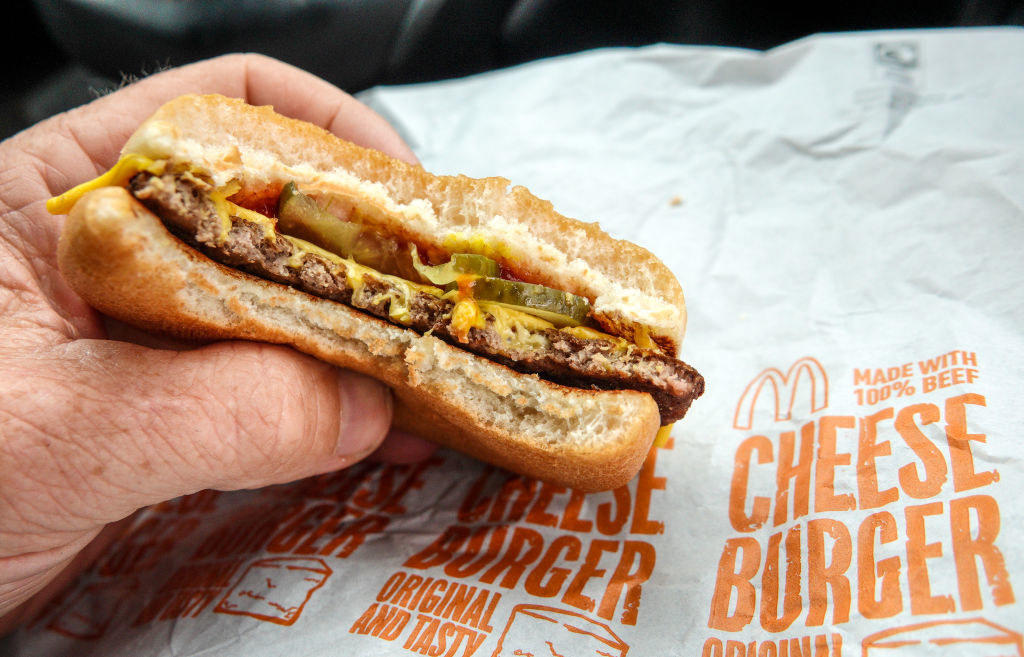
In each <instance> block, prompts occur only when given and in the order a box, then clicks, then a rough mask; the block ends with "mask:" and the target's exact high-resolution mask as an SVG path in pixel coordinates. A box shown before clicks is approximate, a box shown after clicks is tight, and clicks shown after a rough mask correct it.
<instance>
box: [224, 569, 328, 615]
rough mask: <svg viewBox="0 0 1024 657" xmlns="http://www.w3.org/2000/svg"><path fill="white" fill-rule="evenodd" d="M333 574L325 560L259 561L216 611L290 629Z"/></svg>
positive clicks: (243, 575) (247, 571) (245, 573)
mask: <svg viewBox="0 0 1024 657" xmlns="http://www.w3.org/2000/svg"><path fill="white" fill-rule="evenodd" d="M331 574H332V571H331V568H330V567H329V566H328V565H327V564H326V563H324V561H323V559H315V558H301V557H275V558H269V559H259V560H257V561H255V562H253V563H252V564H250V565H249V567H248V568H246V570H245V572H244V573H242V576H241V578H239V580H238V582H237V583H236V584H235V585H234V586H233V587H232V588H231V590H230V591H228V592H227V594H226V595H225V596H224V598H223V599H222V600H221V601H220V603H219V604H218V605H217V607H216V608H215V609H214V611H215V612H217V613H220V614H238V615H241V616H252V617H253V618H257V619H259V620H263V621H270V622H271V623H277V624H278V625H291V624H293V623H294V622H295V621H296V620H297V619H298V617H299V614H301V613H302V609H303V607H305V605H306V603H307V602H308V601H309V598H310V597H311V596H312V595H313V592H314V591H316V590H317V589H319V588H320V587H321V586H323V585H324V582H326V581H327V578H328V577H330V576H331Z"/></svg>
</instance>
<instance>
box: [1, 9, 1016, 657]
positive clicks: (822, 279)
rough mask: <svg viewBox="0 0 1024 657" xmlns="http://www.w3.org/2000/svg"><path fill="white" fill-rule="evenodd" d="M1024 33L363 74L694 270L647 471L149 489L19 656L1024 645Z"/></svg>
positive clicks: (510, 166) (665, 51)
mask: <svg viewBox="0 0 1024 657" xmlns="http://www.w3.org/2000/svg"><path fill="white" fill-rule="evenodd" d="M1020 61H1024V32H1022V31H1021V30H1019V29H970V30H950V31H898V32H877V33H857V34H845V35H823V36H816V37H813V38H808V39H804V40H801V41H797V42H795V43H791V44H788V45H786V46H782V47H780V48H777V49H774V50H772V51H769V52H767V53H760V52H753V51H746V50H736V49H720V48H705V47H684V46H668V45H662V46H654V47H648V48H641V49H613V50H604V51H595V52H589V53H583V54H579V55H573V56H568V57H562V58H556V59H552V60H547V61H542V62H537V63H533V64H529V65H525V66H522V67H518V68H514V69H510V70H505V71H499V72H494V73H490V74H486V75H481V76H477V77H473V78H470V79H465V80H458V81H452V82H440V83H434V84H427V85H420V86H409V87H397V88H384V89H376V90H373V91H371V92H369V93H367V94H365V95H364V96H363V100H365V101H366V102H368V103H369V104H371V105H372V106H373V107H374V108H375V109H377V111H379V112H380V113H381V114H383V115H384V116H385V117H386V118H388V119H389V120H390V121H391V122H392V123H393V124H394V125H395V126H396V127H397V128H398V129H399V131H400V132H401V133H402V135H403V137H404V138H405V139H406V140H407V141H408V142H409V144H410V145H411V146H412V147H413V149H414V150H415V151H416V153H417V154H418V156H419V157H420V159H421V160H422V162H423V164H424V166H425V167H426V168H427V169H428V170H432V171H435V172H438V173H465V174H467V175H471V176H492V175H500V176H504V177H507V178H509V179H511V180H512V181H513V182H514V183H516V184H522V185H526V186H527V187H529V188H530V189H531V190H532V191H533V192H534V193H535V194H537V195H538V196H541V197H542V198H547V199H550V200H552V201H553V202H554V204H555V207H556V208H557V209H559V211H561V212H562V213H563V214H566V215H569V216H575V217H580V218H584V219H586V220H591V221H599V222H600V223H601V224H602V226H603V227H604V228H605V229H606V230H607V231H608V232H610V233H612V234H613V235H614V236H616V237H622V238H626V239H630V240H632V241H635V242H637V243H639V244H641V245H643V246H645V247H647V248H648V249H650V250H651V251H653V252H654V253H656V254H657V255H658V256H659V257H660V258H662V259H663V260H664V261H665V262H666V263H667V264H668V266H669V267H670V268H671V269H672V270H673V271H674V272H676V274H677V275H678V277H679V279H680V281H681V282H682V284H683V287H684V289H685V290H686V292H687V299H688V302H689V316H690V320H689V335H688V336H687V339H686V341H685V343H684V345H683V353H682V357H683V359H684V360H686V361H688V362H690V363H692V364H693V365H694V366H695V367H697V368H698V369H699V370H700V371H701V372H702V373H703V374H704V375H705V377H706V379H707V381H708V392H707V393H706V394H705V396H704V397H703V398H701V399H700V400H698V401H697V402H696V403H695V404H694V406H693V408H692V409H691V411H690V413H689V415H688V416H687V417H686V418H685V419H684V420H683V421H681V422H680V423H678V424H677V425H676V427H675V429H674V430H673V432H672V440H671V441H670V443H669V444H668V445H667V446H665V447H663V448H655V449H652V451H651V454H650V456H649V458H648V461H647V463H646V464H645V466H644V470H643V471H642V472H641V473H640V475H639V476H638V477H637V478H636V480H634V481H633V482H632V483H631V484H630V485H629V486H627V487H624V488H622V489H619V490H616V491H611V492H607V493H600V494H591V495H584V494H582V493H577V492H574V491H569V490H565V489H563V488H559V487H555V486H551V485H547V484H541V483H538V482H533V481H528V480H524V479H521V478H518V477H513V476H511V475H509V474H507V473H504V472H502V471H499V470H496V469H494V468H491V467H489V466H486V465H483V464H480V463H477V462H474V461H472V460H470V459H468V458H465V457H463V456H461V455H458V454H455V453H453V452H447V451H443V452H441V453H440V454H439V455H438V456H436V457H435V458H434V459H432V460H430V461H428V462H426V463H424V464H419V465H415V466H401V467H394V466H390V467H388V466H375V465H357V466H355V467H354V468H352V469H350V470H347V471H344V472H341V473H337V474H333V475H327V476H323V477H318V478H316V479H311V480H307V481H302V482H297V483H294V484H289V485H284V486H277V487H273V488H268V489H264V490H259V491H245V492H237V493H216V492H202V493H198V494H196V495H193V496H190V497H187V498H182V499H180V500H176V501H173V502H169V503H166V504H163V505H160V506H158V507H155V508H153V509H150V510H147V511H144V512H142V513H140V514H139V515H138V516H137V517H136V519H135V520H134V522H133V525H132V529H131V531H130V532H129V533H128V534H127V535H126V536H125V537H124V538H123V539H122V540H121V541H120V542H119V543H118V544H116V545H115V547H114V549H113V550H112V551H111V552H109V553H108V554H107V555H105V556H104V558H103V559H102V560H101V561H99V562H98V563H97V564H96V565H95V566H94V567H93V568H92V569H91V570H90V571H88V572H87V573H86V574H84V575H83V576H82V577H81V578H80V579H79V580H78V582H77V583H76V584H75V585H74V586H72V587H71V588H70V589H68V590H67V591H65V592H64V594H62V595H61V596H60V597H58V598H57V599H55V600H54V601H53V602H52V603H51V604H50V606H49V607H48V608H47V609H46V610H44V612H43V613H42V614H41V615H40V616H39V617H38V618H37V619H36V620H35V621H34V622H33V623H32V624H31V625H29V626H28V627H26V628H24V629H23V630H21V631H19V632H18V633H17V634H15V635H14V636H13V637H11V638H9V639H8V640H7V643H6V644H5V645H4V647H5V648H7V649H8V652H9V654H12V655H16V656H19V657H20V656H29V655H54V654H75V655H83V656H85V655H109V654H130V655H176V656H184V655H199V654H223V655H245V654H259V655H272V654H289V655H291V654H302V655H324V656H327V655H342V654H346V655H347V654H359V655H394V656H404V655H430V656H438V655H466V656H469V655H480V656H492V657H498V656H507V657H511V656H513V655H533V656H534V657H540V656H541V655H544V656H549V655H565V656H568V655H595V656H596V655H614V656H616V657H618V656H622V655H626V654H629V655H659V656H660V655H701V656H703V657H755V656H756V657H796V656H798V655H799V656H801V657H806V656H810V655H813V656H815V657H823V656H826V655H827V656H833V655H845V656H847V657H850V656H854V655H862V656H864V657H903V656H911V655H933V654H957V655H978V656H994V655H1001V656H1002V655H1017V656H1024V647H1022V638H1021V633H1022V632H1024V608H1022V605H1021V603H1020V602H1019V598H1020V596H1021V595H1024V551H1022V550H1020V549H1018V543H1019V541H1020V540H1021V538H1022V537H1024V534H1022V533H1021V527H1022V526H1024V512H1022V510H1021V505H1020V504H1017V503H1015V502H1016V500H1017V499H1018V498H1019V497H1020V495H1021V492H1022V490H1024V477H1022V466H1021V464H1022V463H1024V452H1022V448H1021V446H1020V444H1021V443H1020V440H1019V434H1020V427H1021V426H1022V424H1024V405H1022V404H1020V403H1019V401H1018V400H1017V396H1018V395H1017V391H1018V390H1019V387H1020V382H1021V381H1022V380H1024V340H1022V330H1021V327H1022V326H1024V303H1021V302H1022V296H1021V292H1020V290H1021V289H1022V285H1024V264H1022V263H1024V258H1022V257H1021V247H1022V246H1024V183H1022V180H1024V123H1022V122H1021V121H1020V117H1021V116H1024V86H1022V85H1021V84H1020V76H1019V67H1018V66H1016V63H1017V62H1020Z"/></svg>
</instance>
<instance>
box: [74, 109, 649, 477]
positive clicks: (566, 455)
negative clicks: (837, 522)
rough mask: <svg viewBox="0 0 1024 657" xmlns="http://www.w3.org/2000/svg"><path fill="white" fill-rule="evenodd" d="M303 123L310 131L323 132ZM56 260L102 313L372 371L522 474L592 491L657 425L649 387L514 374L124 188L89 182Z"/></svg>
mask: <svg viewBox="0 0 1024 657" xmlns="http://www.w3.org/2000/svg"><path fill="white" fill-rule="evenodd" d="M258 112H259V115H262V114H263V111H262V110H258ZM303 125H304V124H303ZM302 130H304V131H306V133H308V134H307V136H308V138H311V137H312V135H313V134H319V133H313V132H310V129H308V128H302ZM304 138H305V137H304ZM321 138H322V137H318V139H321ZM271 141H273V140H271ZM332 152H333V151H332ZM333 156H334V155H332V157H333ZM374 157H377V156H374ZM380 157H383V156H380ZM389 162H391V161H390V160H389ZM407 170H408V171H410V172H415V171H418V169H415V168H413V167H407ZM459 184H462V183H459ZM486 184H490V183H485V185H486ZM580 230H586V229H580ZM58 262H59V265H60V269H61V272H62V274H63V275H64V277H65V279H66V280H67V282H68V283H69V284H70V285H71V287H72V288H73V289H74V290H75V291H76V292H77V293H78V294H79V295H81V296H82V298H83V299H84V300H85V301H86V302H88V303H89V304H90V305H92V306H93V307H94V308H96V309H97V310H99V311H100V312H103V313H105V314H107V315H109V316H111V317H114V318H117V319H120V320H122V321H125V322H127V323H130V324H133V325H135V326H139V327H141V328H144V329H147V330H151V331H155V332H159V333H163V334H167V335H172V336H176V337H180V338H186V339H191V340H202V341H208V340H222V339H245V340H256V341H263V342H271V343H278V344H286V345H291V346H293V347H295V348H296V349H298V350H300V351H303V352H305V353H308V354H311V355H313V356H315V357H316V358H319V359H321V360H324V361H326V362H329V363H333V364H335V365H338V366H340V367H344V368H349V369H352V370H355V371H358V372H362V373H365V374H367V375H370V376H373V377H375V378H378V379H380V380H382V381H383V382H385V383H386V384H387V385H388V386H390V387H391V388H392V389H393V391H394V395H395V400H396V404H395V424H396V427H397V428H400V429H403V430H406V431H410V432H414V433H417V434H419V435H422V436H424V437H426V438H429V439H431V440H434V441H436V442H438V443H441V444H444V445H448V446H451V447H454V448H456V449H458V450H461V451H463V452H466V453H468V454H470V455H472V456H475V457H477V458H480V459H483V460H486V461H489V462H491V463H494V464H496V465H499V466H501V467H505V468H508V469H510V470H513V471H516V472H519V473H521V474H525V475H528V476H532V477H537V478H540V479H545V480H548V481H553V482H556V483H559V484H563V485H566V486H570V487H573V488H579V489H582V490H591V491H594V490H607V489H611V488H615V487H617V486H621V485H623V484H625V483H626V482H627V481H629V479H630V478H632V476H633V475H634V474H635V473H636V472H637V471H638V470H639V468H640V465H641V464H642V462H643V459H644V456H645V455H646V453H647V450H648V448H649V447H650V444H651V440H652V438H653V436H654V434H655V432H656V430H657V428H658V426H659V414H658V408H657V405H656V404H655V402H654V400H653V399H652V398H651V397H650V396H649V395H647V394H644V393H640V392H634V391H592V390H580V389H576V388H570V387H566V386H561V385H557V384H554V383H550V382H547V381H544V380H543V379H540V378H538V377H536V376H532V375H524V374H520V373H518V372H515V371H513V370H511V369H508V368H506V367H504V366H502V365H498V364H495V363H493V362H491V361H488V360H486V359H484V358H480V357H477V356H475V355H473V354H470V353H468V352H465V351H463V350H461V349H457V348H455V347H452V346H450V345H448V344H446V343H444V342H442V341H440V340H438V339H437V338H434V337H430V336H421V335H419V334H417V333H415V332H414V331H412V330H409V329H405V328H401V327H398V326H394V325H391V324H389V323H387V322H383V321H380V320H378V319H375V318H373V317H370V316H368V315H365V314H363V313H360V312H359V311H357V310H353V309H352V308H349V307H348V306H345V305H343V304H339V303H335V302H332V301H327V300H323V299H319V298H317V297H314V296H311V295H308V294H305V293H303V292H300V291H297V290H294V289H292V288H288V287H285V286H282V285H278V284H276V283H272V282H268V281H265V280H262V279H259V278H256V277H253V276H249V275H247V274H244V273H240V272H238V271H236V270H233V269H230V268H228V267H225V266H222V265H219V264H217V263H215V262H213V261H212V260H210V259H208V258H206V257H205V256H203V255H202V254H200V253H199V252H197V251H195V250H193V249H192V248H190V247H188V246H187V245H185V244H184V243H182V242H181V241H179V240H178V239H177V238H176V237H174V236H173V235H171V234H170V233H169V232H168V231H167V229H166V228H165V227H164V226H163V224H162V223H161V222H160V220H159V218H157V217H156V216H155V215H153V214H152V213H151V212H149V211H148V210H147V209H146V208H145V207H143V206H142V205H141V204H139V203H138V202H137V201H135V199H134V198H132V197H131V195H130V194H129V193H128V192H127V191H126V190H125V189H122V188H119V187H106V188H101V189H97V190H95V191H92V192H89V193H88V194H86V195H85V196H84V197H83V198H82V199H81V200H79V201H78V202H77V203H76V204H75V206H74V207H73V209H72V211H71V213H70V215H69V217H68V220H67V222H66V224H65V227H64V231H63V233H62V235H61V239H60V244H59V249H58Z"/></svg>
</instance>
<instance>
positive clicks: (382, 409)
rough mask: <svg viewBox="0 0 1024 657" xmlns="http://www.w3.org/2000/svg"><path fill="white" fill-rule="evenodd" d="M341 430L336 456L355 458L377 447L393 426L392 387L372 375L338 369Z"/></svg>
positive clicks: (335, 449) (335, 451) (335, 450)
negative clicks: (376, 379)
mask: <svg viewBox="0 0 1024 657" xmlns="http://www.w3.org/2000/svg"><path fill="white" fill-rule="evenodd" d="M338 394H339V396H340V401H341V431H340V432H339V434H338V443H337V445H336V446H335V448H334V453H335V455H337V456H345V457H350V458H353V460H355V459H356V457H359V458H361V457H363V456H366V455H367V454H369V453H371V452H373V450H375V449H377V447H378V446H379V445H380V443H381V442H382V441H383V440H384V436H385V435H387V432H388V427H390V426H391V409H392V406H393V403H394V402H393V401H392V399H391V390H390V389H389V388H388V387H387V386H385V385H383V384H382V383H380V382H378V381H375V380H374V379H371V378H370V377H367V376H363V375H362V374H356V373H355V372H348V371H344V370H341V371H339V372H338Z"/></svg>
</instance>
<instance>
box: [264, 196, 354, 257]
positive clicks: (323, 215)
mask: <svg viewBox="0 0 1024 657" xmlns="http://www.w3.org/2000/svg"><path fill="white" fill-rule="evenodd" d="M277 227H278V230H280V231H281V232H282V233H285V234H287V235H292V236H294V237H298V238H301V239H304V240H306V241H307V242H312V243H313V244H316V245H317V246H319V247H321V248H323V249H327V250H328V251H330V252H332V253H337V254H338V255H340V256H342V257H343V258H349V257H351V256H352V253H353V251H355V249H356V246H357V243H358V241H359V234H360V233H361V232H362V227H361V226H360V225H359V224H353V223H349V222H347V221H342V220H341V219H339V218H338V217H335V216H334V215H333V214H331V213H330V212H327V211H326V210H323V209H321V208H320V206H319V205H317V203H316V201H315V200H313V199H312V198H311V197H309V196H306V195H305V194H303V193H302V192H300V191H299V190H298V188H297V187H296V186H295V183H294V182H289V183H288V184H287V185H285V186H284V189H283V190H281V198H280V200H279V201H278V202H277Z"/></svg>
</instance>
